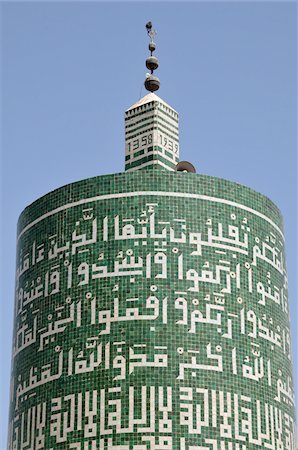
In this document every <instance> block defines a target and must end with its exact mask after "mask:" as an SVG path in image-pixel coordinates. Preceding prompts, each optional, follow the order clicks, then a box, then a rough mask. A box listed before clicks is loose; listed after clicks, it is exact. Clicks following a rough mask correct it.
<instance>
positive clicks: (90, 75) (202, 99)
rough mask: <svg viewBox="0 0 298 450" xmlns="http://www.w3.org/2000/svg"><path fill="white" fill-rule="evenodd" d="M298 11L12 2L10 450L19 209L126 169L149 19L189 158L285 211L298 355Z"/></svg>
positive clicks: (5, 244)
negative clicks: (128, 122) (127, 126)
mask: <svg viewBox="0 0 298 450" xmlns="http://www.w3.org/2000/svg"><path fill="white" fill-rule="evenodd" d="M296 8H297V7H296V3H294V2H292V3H287V2H284V1H282V2H260V3H259V2H241V1H239V2H217V3H216V2H192V3H187V2H183V3H179V2H173V3H171V2H164V3H159V2H148V3H145V2H142V3H141V2H132V3H127V2H119V3H112V2H110V3H101V2H90V3H89V2H77V3H71V2H64V3H62V2H61V3H60V2H19V3H17V2H16V3H14V2H6V3H2V4H1V9H2V62H3V70H2V89H1V91H2V100H1V106H2V128H3V135H2V177H1V179H2V191H3V197H2V198H3V202H2V206H3V210H2V217H3V226H2V236H3V241H2V250H3V260H2V261H3V262H2V270H1V278H2V281H1V288H2V290H3V291H2V295H1V301H2V306H1V308H2V309H1V320H2V323H1V336H0V340H1V385H2V387H1V392H2V395H3V398H2V400H1V405H0V423H1V426H3V428H4V429H3V431H2V432H0V435H1V437H0V449H1V450H2V449H4V448H5V447H6V428H7V412H8V397H9V371H10V352H11V339H12V318H13V301H14V300H13V298H14V271H15V236H16V223H17V218H18V216H19V214H20V212H21V211H22V209H23V208H24V207H25V206H26V205H28V204H29V203H31V202H32V201H34V200H35V199H36V198H38V197H40V196H41V195H44V194H45V193H47V192H49V191H50V190H53V189H55V188H57V187H59V186H61V185H64V184H67V183H70V182H72V181H76V180H80V179H83V178H88V177H92V176H95V175H101V174H107V173H113V172H120V171H123V167H124V111H125V109H127V108H128V107H129V106H131V105H132V104H133V103H135V102H136V101H137V100H138V99H139V98H140V95H142V96H143V95H145V93H146V92H145V90H144V88H143V89H142V86H143V81H144V79H145V74H146V68H145V59H146V57H147V54H148V50H147V46H148V38H147V35H146V30H145V23H146V22H147V21H148V20H152V22H153V25H154V27H155V28H156V30H157V36H156V43H157V51H156V55H157V56H158V58H159V61H160V68H159V69H158V71H157V75H158V76H159V78H160V80H161V89H160V90H159V92H158V95H160V96H161V97H162V98H163V99H164V100H165V101H167V102H168V103H170V104H171V105H172V106H173V107H174V108H175V109H176V110H177V111H178V112H179V114H180V156H181V158H182V159H186V160H188V161H191V162H192V163H193V164H194V165H195V166H196V168H197V171H198V172H200V173H204V174H208V175H214V176H219V177H222V178H227V179H230V180H234V181H237V182H240V183H242V184H245V185H248V186H250V187H252V188H253V189H255V190H257V191H260V192H262V193H264V194H265V195H267V196H268V197H270V198H271V199H272V200H273V201H274V202H275V203H276V204H277V205H278V207H279V208H280V209H281V211H282V213H283V215H284V220H285V234H286V243H287V257H288V273H289V286H290V302H291V312H292V331H294V333H293V341H294V353H296V365H297V352H298V345H297V333H296V330H297V326H298V323H297V295H296V294H297V284H296V278H297V260H296V254H297V214H296V213H297V160H296V159H297V156H296V151H297V138H296V123H297V92H296V90H297V87H296V83H297V70H296V63H297V36H296V33H297V15H296ZM296 373H297V370H296ZM296 384H298V383H297V382H296Z"/></svg>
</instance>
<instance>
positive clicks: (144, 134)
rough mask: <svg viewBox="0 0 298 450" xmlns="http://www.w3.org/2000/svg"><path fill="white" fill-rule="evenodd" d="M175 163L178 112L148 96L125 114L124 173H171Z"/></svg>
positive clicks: (177, 141) (152, 96)
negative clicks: (168, 171)
mask: <svg viewBox="0 0 298 450" xmlns="http://www.w3.org/2000/svg"><path fill="white" fill-rule="evenodd" d="M178 161H179V129H178V113H177V111H175V110H174V109H173V108H172V107H171V106H169V105H168V104H167V103H166V102H164V101H163V100H162V99H161V98H160V97H158V96H157V95H156V94H154V93H150V94H148V95H146V96H145V97H143V98H142V99H141V100H140V101H138V102H137V103H135V104H134V105H133V106H131V107H130V108H129V109H128V110H127V111H126V112H125V170H126V171H129V172H131V171H133V170H137V169H143V168H144V169H152V168H157V169H166V170H171V171H173V170H175V167H176V165H177V163H178Z"/></svg>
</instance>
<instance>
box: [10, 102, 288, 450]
mask: <svg viewBox="0 0 298 450" xmlns="http://www.w3.org/2000/svg"><path fill="white" fill-rule="evenodd" d="M165 111H166V110H165ZM166 112H167V113H169V115H170V111H166ZM140 118H141V116H140ZM9 429H10V433H9V448H10V449H13V450H19V449H26V450H27V449H31V450H37V449H48V450H50V449H52V450H56V449H57V450H58V449H80V450H91V449H92V450H95V449H96V450H97V449H101V450H106V449H113V450H147V449H155V450H170V449H180V450H202V449H204V450H205V449H210V450H248V449H249V450H251V449H266V448H267V449H271V450H281V449H284V450H290V449H291V450H294V445H295V444H294V434H295V433H294V400H293V385H292V365H291V343H290V330H289V310H288V298H287V274H286V265H285V255H284V238H283V230H282V217H281V214H280V212H279V210H278V208H276V206H275V205H274V204H273V203H272V202H271V201H270V200H269V199H267V198H266V197H264V196H263V195H261V194H259V193H257V192H255V191H253V190H251V189H249V188H247V187H245V186H241V185H239V184H237V183H233V182H230V181H226V180H222V179H217V178H214V177H208V176H204V175H197V174H191V173H176V172H170V171H166V170H139V171H135V172H131V173H122V174H113V175H107V176H100V177H95V178H90V179H86V180H83V181H80V182H77V183H72V184H69V185H67V186H64V187H62V188H60V189H57V190H55V191H53V192H50V193H49V194H47V195H45V196H44V197H42V198H40V199H38V200H37V201H36V202H34V203H32V204H31V205H30V206H28V207H27V208H26V209H25V210H24V212H23V213H22V214H21V216H20V219H19V223H18V247H17V272H16V301H15V325H14V340H13V366H12V382H11V408H10V426H9Z"/></svg>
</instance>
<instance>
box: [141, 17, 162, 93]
mask: <svg viewBox="0 0 298 450" xmlns="http://www.w3.org/2000/svg"><path fill="white" fill-rule="evenodd" d="M146 29H147V33H148V36H149V37H150V43H149V51H150V56H149V57H148V58H147V59H146V67H147V69H149V70H150V74H147V77H146V80H145V82H144V85H145V88H146V89H147V91H150V92H154V91H157V90H158V89H159V86H160V81H159V79H158V78H157V77H156V76H155V75H154V74H153V73H154V70H156V69H157V68H158V59H157V58H156V56H153V52H154V51H155V49H156V44H155V42H154V38H155V36H156V31H155V30H154V29H153V26H152V22H148V23H146Z"/></svg>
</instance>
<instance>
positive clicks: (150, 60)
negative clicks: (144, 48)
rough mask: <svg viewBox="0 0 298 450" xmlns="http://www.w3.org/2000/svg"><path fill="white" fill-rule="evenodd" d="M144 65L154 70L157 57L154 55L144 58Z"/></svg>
mask: <svg viewBox="0 0 298 450" xmlns="http://www.w3.org/2000/svg"><path fill="white" fill-rule="evenodd" d="M146 67H147V69H149V70H155V69H157V68H158V59H157V58H156V57H155V56H149V58H147V59H146Z"/></svg>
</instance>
